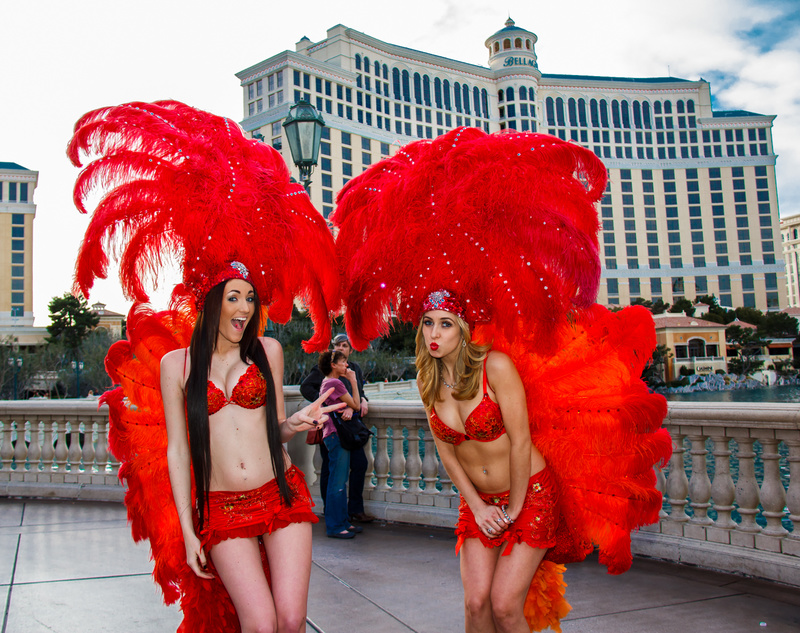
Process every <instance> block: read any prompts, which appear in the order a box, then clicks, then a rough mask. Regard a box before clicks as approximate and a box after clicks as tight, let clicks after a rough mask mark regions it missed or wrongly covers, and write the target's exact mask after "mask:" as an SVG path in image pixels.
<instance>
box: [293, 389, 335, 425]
mask: <svg viewBox="0 0 800 633" xmlns="http://www.w3.org/2000/svg"><path fill="white" fill-rule="evenodd" d="M332 393H333V387H331V388H330V389H328V390H327V391H325V392H324V393H321V394H320V395H319V398H317V399H316V400H315V401H314V402H312V403H311V404H309V405H308V406H306V407H303V408H302V409H300V410H299V411H298V412H297V413H295V414H294V415H292V416H291V417H289V418H287V420H286V423H285V424H286V426H287V427H288V428H289V430H290V431H291V432H292V433H299V432H301V431H310V430H312V429H321V428H322V425H323V424H324V423H325V421H326V420H327V419H328V415H327V414H328V413H330V412H331V411H338V410H339V409H341V408H342V407H345V406H347V405H346V404H345V403H344V402H338V403H336V404H333V405H330V406H325V405H323V404H322V403H323V402H325V400H326V398H327V397H328V396H330V395H331V394H332Z"/></svg>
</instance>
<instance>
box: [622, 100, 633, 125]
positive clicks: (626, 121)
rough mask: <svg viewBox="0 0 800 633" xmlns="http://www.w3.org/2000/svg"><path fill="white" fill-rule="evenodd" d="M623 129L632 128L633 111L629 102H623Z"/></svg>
mask: <svg viewBox="0 0 800 633" xmlns="http://www.w3.org/2000/svg"><path fill="white" fill-rule="evenodd" d="M622 127H624V128H626V129H630V127H631V111H630V106H629V105H628V102H627V101H623V102H622Z"/></svg>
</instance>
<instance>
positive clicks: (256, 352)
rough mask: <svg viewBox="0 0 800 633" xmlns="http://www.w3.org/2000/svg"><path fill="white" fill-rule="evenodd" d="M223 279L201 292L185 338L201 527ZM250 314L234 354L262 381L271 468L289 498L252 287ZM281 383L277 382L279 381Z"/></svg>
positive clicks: (287, 500) (288, 499)
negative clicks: (194, 320)
mask: <svg viewBox="0 0 800 633" xmlns="http://www.w3.org/2000/svg"><path fill="white" fill-rule="evenodd" d="M226 283H227V281H223V282H221V283H219V284H217V285H216V286H214V287H213V288H212V289H211V290H209V292H208V295H206V300H205V309H204V310H202V311H201V312H200V313H199V314H198V316H197V323H195V326H194V331H193V332H192V340H191V343H190V344H189V357H190V358H191V361H192V366H191V369H190V370H189V377H188V379H187V380H186V419H187V424H188V427H189V449H190V451H191V455H192V468H193V469H194V485H195V490H196V494H197V500H198V504H197V511H198V515H199V518H200V525H201V527H202V526H203V524H204V520H205V511H206V510H207V508H208V489H209V486H210V480H211V437H210V433H209V429H208V372H209V370H210V369H211V357H212V355H213V353H214V348H215V347H216V344H217V334H218V332H219V317H220V313H221V311H222V300H223V298H224V294H225V284H226ZM253 296H254V301H253V310H254V312H253V318H251V319H250V322H249V323H248V324H247V327H246V328H245V330H244V333H243V335H242V340H241V342H240V343H239V356H240V358H241V359H242V362H243V363H245V364H246V365H249V364H250V363H251V362H252V363H254V364H255V365H256V366H257V367H258V369H259V371H260V372H261V375H262V376H264V380H265V381H266V383H267V401H266V410H267V415H266V424H267V442H268V444H269V452H270V456H271V458H272V470H273V472H274V473H275V480H276V481H277V482H278V489H279V490H280V493H281V497H282V498H283V501H284V503H286V504H287V505H289V504H290V503H291V501H292V492H291V490H290V489H289V486H288V484H287V483H286V474H285V472H284V468H285V464H284V461H283V445H282V443H281V433H280V427H279V425H278V409H277V398H276V395H275V389H276V387H275V383H274V382H273V380H272V372H271V371H270V367H269V361H268V360H267V355H266V353H265V352H264V347H263V346H262V345H261V341H259V340H258V335H259V333H260V332H261V302H260V301H259V299H258V295H257V294H255V293H253ZM281 388H282V386H281Z"/></svg>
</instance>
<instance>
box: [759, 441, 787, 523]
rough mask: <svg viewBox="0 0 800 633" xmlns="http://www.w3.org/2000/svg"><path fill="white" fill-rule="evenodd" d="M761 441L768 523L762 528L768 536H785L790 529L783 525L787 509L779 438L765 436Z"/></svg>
mask: <svg viewBox="0 0 800 633" xmlns="http://www.w3.org/2000/svg"><path fill="white" fill-rule="evenodd" d="M758 441H759V442H760V443H761V448H762V453H761V459H762V460H763V461H764V479H763V481H762V482H761V494H760V497H761V507H762V514H763V515H764V518H765V519H766V520H767V525H766V526H765V527H764V529H763V530H761V533H762V534H766V535H767V536H785V535H786V534H787V532H788V530H787V529H786V528H785V527H783V523H782V520H783V515H784V514H785V509H786V490H784V488H783V483H782V482H781V472H780V458H781V456H780V454H779V453H778V440H776V439H774V438H765V439H761V438H759V440H758Z"/></svg>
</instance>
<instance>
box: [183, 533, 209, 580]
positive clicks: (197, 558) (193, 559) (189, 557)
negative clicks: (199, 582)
mask: <svg viewBox="0 0 800 633" xmlns="http://www.w3.org/2000/svg"><path fill="white" fill-rule="evenodd" d="M183 542H184V545H186V564H187V565H189V567H190V568H191V569H192V571H193V572H194V573H195V574H196V575H197V576H199V577H200V578H206V579H208V580H210V579H212V578H214V576H213V574H211V573H209V572H208V571H206V566H207V564H208V561H207V560H206V553H205V552H204V551H203V546H202V545H201V544H200V539H199V538H197V535H196V534H194V533H192V534H190V535H188V536H186V535H184V537H183Z"/></svg>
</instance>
